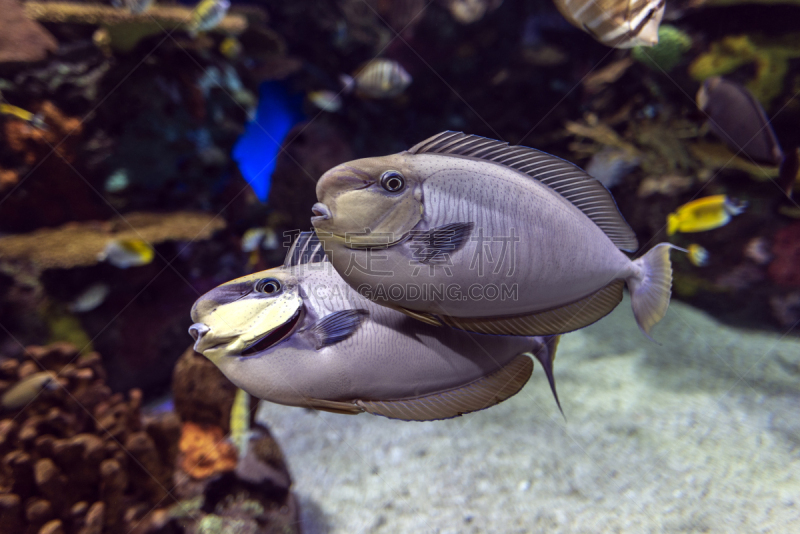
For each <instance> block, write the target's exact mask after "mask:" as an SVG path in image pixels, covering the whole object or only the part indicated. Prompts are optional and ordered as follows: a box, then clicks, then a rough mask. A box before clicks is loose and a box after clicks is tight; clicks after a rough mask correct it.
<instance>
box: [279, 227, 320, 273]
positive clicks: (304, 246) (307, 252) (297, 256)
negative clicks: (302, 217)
mask: <svg viewBox="0 0 800 534" xmlns="http://www.w3.org/2000/svg"><path fill="white" fill-rule="evenodd" d="M322 261H328V256H327V255H326V254H325V248H324V247H323V246H322V242H321V241H320V240H319V237H317V234H316V233H315V232H300V234H299V235H298V236H297V239H295V240H294V243H292V246H291V247H290V248H289V252H287V253H286V259H285V260H283V266H284V267H295V266H297V265H304V264H306V263H319V262H322Z"/></svg>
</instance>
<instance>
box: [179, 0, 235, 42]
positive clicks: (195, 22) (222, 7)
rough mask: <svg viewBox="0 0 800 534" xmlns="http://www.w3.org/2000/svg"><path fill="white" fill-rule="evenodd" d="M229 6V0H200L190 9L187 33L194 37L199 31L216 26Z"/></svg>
mask: <svg viewBox="0 0 800 534" xmlns="http://www.w3.org/2000/svg"><path fill="white" fill-rule="evenodd" d="M230 7H231V3H230V1H229V0H202V1H201V2H200V3H199V4H197V5H196V6H195V8H194V11H192V19H191V20H190V21H189V24H188V30H189V35H191V36H192V37H194V36H196V35H197V34H198V33H200V32H205V31H208V30H211V29H214V28H216V27H217V26H218V25H219V23H220V22H222V19H224V18H225V15H226V14H227V13H228V8H230Z"/></svg>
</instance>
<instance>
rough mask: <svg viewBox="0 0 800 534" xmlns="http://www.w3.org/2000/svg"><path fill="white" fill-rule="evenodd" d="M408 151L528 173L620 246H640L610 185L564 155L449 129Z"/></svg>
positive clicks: (629, 247)
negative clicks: (450, 157)
mask: <svg viewBox="0 0 800 534" xmlns="http://www.w3.org/2000/svg"><path fill="white" fill-rule="evenodd" d="M408 152H410V153H411V154H443V155H447V156H458V157H468V158H476V159H482V160H486V161H490V162H492V163H497V164H499V165H505V166H506V167H510V168H512V169H514V170H516V171H519V172H522V173H524V174H527V175H528V176H530V177H531V178H533V179H534V180H537V181H539V182H541V183H543V184H544V185H546V186H548V187H549V188H551V189H553V190H554V191H555V192H557V193H558V194H559V195H561V196H562V197H564V198H565V199H567V200H568V201H569V202H570V203H572V204H573V205H574V206H575V207H577V208H578V209H579V210H581V211H582V212H583V213H584V214H585V215H586V216H587V217H589V218H590V219H591V220H592V222H594V223H595V224H596V225H597V226H599V227H600V229H601V230H603V232H605V234H606V235H607V236H608V237H609V239H611V241H612V242H613V243H614V244H615V245H616V246H617V247H619V248H620V249H622V250H625V251H628V252H633V251H635V250H636V249H637V248H639V243H638V241H637V240H636V235H635V234H634V233H633V230H632V229H631V227H630V226H628V223H627V222H625V219H624V218H623V217H622V214H621V213H620V212H619V209H617V204H616V202H614V198H613V197H612V196H611V193H609V192H608V189H606V188H605V187H604V186H603V184H601V183H600V182H598V181H597V180H595V179H594V178H592V177H591V176H589V175H588V174H586V172H585V171H583V170H582V169H581V168H580V167H578V166H577V165H573V164H572V163H570V162H568V161H564V160H563V159H561V158H557V157H555V156H553V155H551V154H547V153H545V152H542V151H541V150H536V149H534V148H528V147H526V146H509V145H508V143H504V142H502V141H495V140H494V139H487V138H486V137H480V136H477V135H467V134H465V133H461V132H449V131H448V132H442V133H440V134H437V135H434V136H433V137H430V138H428V139H426V140H425V141H422V142H421V143H418V144H416V145H414V146H413V147H411V148H410V149H409V150H408Z"/></svg>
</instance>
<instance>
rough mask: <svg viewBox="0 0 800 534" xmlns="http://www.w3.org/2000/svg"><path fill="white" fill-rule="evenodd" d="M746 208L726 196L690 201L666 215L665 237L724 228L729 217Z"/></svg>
mask: <svg viewBox="0 0 800 534" xmlns="http://www.w3.org/2000/svg"><path fill="white" fill-rule="evenodd" d="M746 207H747V203H746V202H735V201H733V200H731V199H729V198H728V196H727V195H713V196H710V197H703V198H698V199H697V200H692V201H691V202H687V203H686V204H684V205H683V206H680V207H679V208H678V209H677V210H675V211H674V212H673V213H670V214H669V215H667V235H673V234H674V233H675V232H682V233H691V232H705V231H707V230H713V229H715V228H719V227H720V226H725V225H726V224H728V223H729V222H730V220H731V217H733V216H734V215H739V214H740V213H743V212H744V209H745V208H746Z"/></svg>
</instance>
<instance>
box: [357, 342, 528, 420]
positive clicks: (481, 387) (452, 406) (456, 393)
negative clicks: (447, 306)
mask: <svg viewBox="0 0 800 534" xmlns="http://www.w3.org/2000/svg"><path fill="white" fill-rule="evenodd" d="M532 372H533V361H532V360H531V359H530V358H529V357H528V356H524V355H520V356H517V357H515V358H514V359H513V360H511V361H510V362H508V363H507V364H506V365H505V366H504V367H502V368H500V369H498V370H497V371H495V372H493V373H491V374H489V375H486V376H484V377H482V378H479V379H478V380H476V381H474V382H472V383H470V384H467V385H465V386H461V387H459V388H455V389H451V390H449V391H443V392H441V393H433V394H431V395H426V396H424V397H416V398H413V399H402V400H388V401H378V400H358V401H356V402H355V404H356V406H358V407H359V408H361V409H362V410H364V411H365V412H369V413H372V414H375V415H383V416H384V417H389V418H390V419H402V420H404V421H436V420H439V419H449V418H451V417H458V416H459V415H463V414H465V413H470V412H476V411H478V410H483V409H485V408H489V407H490V406H494V405H495V404H498V403H501V402H503V401H504V400H506V399H508V398H509V397H512V396H514V395H515V394H517V393H518V392H519V390H520V389H522V386H524V385H525V384H526V383H527V382H528V379H529V378H530V377H531V373H532Z"/></svg>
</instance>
